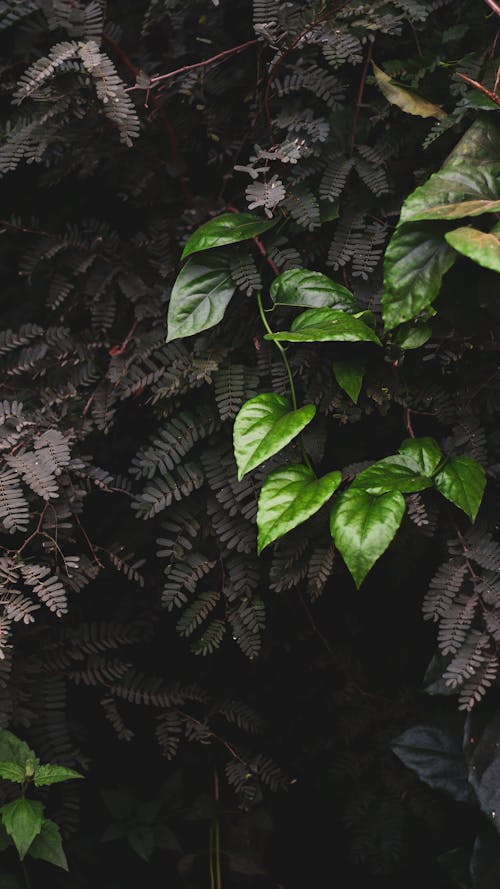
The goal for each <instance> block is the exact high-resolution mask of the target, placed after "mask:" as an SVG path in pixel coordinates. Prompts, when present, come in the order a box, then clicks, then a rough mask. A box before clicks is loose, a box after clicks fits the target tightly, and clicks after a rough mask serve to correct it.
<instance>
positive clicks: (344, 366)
mask: <svg viewBox="0 0 500 889" xmlns="http://www.w3.org/2000/svg"><path fill="white" fill-rule="evenodd" d="M333 372H334V374H335V379H336V380H337V383H338V384H339V386H340V388H341V389H343V390H344V392H346V394H347V395H348V396H349V398H350V399H351V401H353V402H354V404H357V403H358V398H359V393H360V392H361V384H362V382H363V376H364V372H365V366H364V364H362V363H360V362H359V361H334V362H333Z"/></svg>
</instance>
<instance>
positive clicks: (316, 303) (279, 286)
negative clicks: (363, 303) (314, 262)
mask: <svg viewBox="0 0 500 889" xmlns="http://www.w3.org/2000/svg"><path fill="white" fill-rule="evenodd" d="M270 293H271V299H272V300H273V302H275V303H276V304H277V305H281V306H308V307H309V308H313V309H316V308H323V307H331V308H334V309H342V310H343V311H346V312H350V311H355V309H356V301H355V299H354V296H353V294H352V293H351V291H350V290H348V289H347V287H344V286H343V284H337V283H336V282H335V281H332V279H331V278H329V277H328V276H327V275H323V274H321V272H310V271H308V269H289V270H288V271H287V272H283V273H282V274H281V275H278V277H277V278H275V279H274V281H273V283H272V284H271V291H270Z"/></svg>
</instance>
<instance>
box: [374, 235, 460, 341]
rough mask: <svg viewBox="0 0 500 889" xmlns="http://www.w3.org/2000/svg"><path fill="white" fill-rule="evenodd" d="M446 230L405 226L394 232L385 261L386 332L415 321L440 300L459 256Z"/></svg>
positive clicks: (383, 305)
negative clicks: (449, 243)
mask: <svg viewBox="0 0 500 889" xmlns="http://www.w3.org/2000/svg"><path fill="white" fill-rule="evenodd" d="M446 230H447V229H446V228H445V227H444V226H441V225H438V224H436V223H434V224H433V223H431V224H429V225H405V226H402V227H401V228H397V229H396V231H395V232H394V234H393V236H392V238H391V240H390V241H389V244H388V246H387V250H386V253H385V258H384V295H383V297H382V315H383V318H384V323H385V327H386V330H392V328H393V327H397V326H398V325H399V324H402V323H403V322H404V321H410V320H411V319H412V318H415V316H416V315H418V314H419V313H420V312H422V311H423V309H425V308H427V307H428V306H429V305H430V304H431V303H432V302H433V301H434V300H435V298H436V296H437V295H438V293H439V291H440V289H441V281H442V278H443V275H444V274H445V273H446V272H447V271H448V270H449V269H450V268H451V267H452V265H453V263H454V262H455V260H456V258H457V255H456V253H455V252H454V251H453V250H452V249H451V248H450V247H449V246H448V244H447V243H446V241H445V239H444V235H445V233H446Z"/></svg>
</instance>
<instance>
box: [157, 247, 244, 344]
mask: <svg viewBox="0 0 500 889" xmlns="http://www.w3.org/2000/svg"><path fill="white" fill-rule="evenodd" d="M235 289H236V287H235V284H234V281H233V279H232V277H231V271H230V267H229V259H228V256H227V253H225V252H224V251H220V252H217V253H209V254H207V255H206V256H196V257H193V258H192V259H189V260H188V261H187V263H186V265H185V266H184V268H183V269H182V271H181V272H180V273H179V275H178V276H177V279H176V281H175V284H174V286H173V288H172V293H171V295H170V302H169V306H168V336H167V343H168V342H171V341H172V340H178V339H182V338H183V337H186V336H193V335H194V334H195V333H200V332H201V331H202V330H208V328H209V327H214V326H215V325H216V324H218V323H219V321H222V318H223V317H224V312H225V311H226V308H227V306H228V304H229V301H230V299H231V297H232V295H233V293H234V291H235Z"/></svg>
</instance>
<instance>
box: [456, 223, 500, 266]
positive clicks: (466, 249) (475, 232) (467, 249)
mask: <svg viewBox="0 0 500 889" xmlns="http://www.w3.org/2000/svg"><path fill="white" fill-rule="evenodd" d="M445 237H446V240H447V242H448V244H449V245H450V247H453V249H454V250H457V251H458V253H462V254H463V256H468V257H469V259H472V260H473V261H474V262H477V264H478V265H482V266H483V267H484V268H485V269H493V271H494V272H500V229H499V226H495V228H494V229H492V231H491V232H482V231H479V229H477V228H472V226H469V225H465V226H463V228H455V229H454V230H453V231H452V232H448V234H447V235H445Z"/></svg>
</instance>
